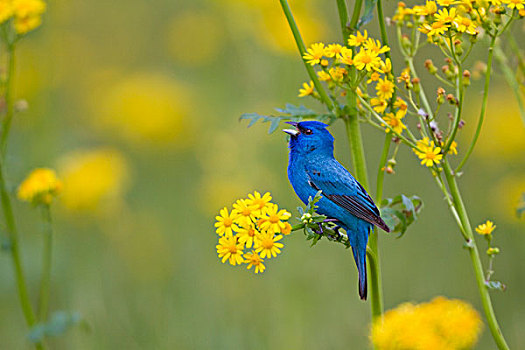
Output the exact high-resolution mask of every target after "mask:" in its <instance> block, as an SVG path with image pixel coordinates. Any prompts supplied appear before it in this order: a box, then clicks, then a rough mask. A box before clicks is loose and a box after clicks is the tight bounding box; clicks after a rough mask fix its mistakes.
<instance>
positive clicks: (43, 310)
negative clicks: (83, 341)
mask: <svg viewBox="0 0 525 350" xmlns="http://www.w3.org/2000/svg"><path fill="white" fill-rule="evenodd" d="M42 219H43V222H44V232H43V233H44V254H43V256H42V280H41V281H40V297H39V300H38V319H39V320H40V322H45V321H46V319H47V312H48V305H49V286H50V281H51V259H52V253H53V225H52V220H51V208H50V206H49V204H44V205H42Z"/></svg>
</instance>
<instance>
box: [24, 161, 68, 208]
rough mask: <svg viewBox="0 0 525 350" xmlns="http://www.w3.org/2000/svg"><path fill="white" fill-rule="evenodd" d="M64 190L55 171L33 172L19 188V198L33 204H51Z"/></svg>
mask: <svg viewBox="0 0 525 350" xmlns="http://www.w3.org/2000/svg"><path fill="white" fill-rule="evenodd" d="M61 189H62V182H61V181H60V180H59V179H58V177H57V175H56V173H55V171H54V170H51V169H46V168H39V169H35V170H33V171H32V172H31V173H30V174H29V175H28V176H27V177H26V179H25V180H24V181H22V183H21V184H20V186H19V187H18V198H19V199H20V200H22V201H26V202H31V203H33V204H50V203H51V201H52V199H53V197H54V196H56V195H58V194H59V193H60V191H61Z"/></svg>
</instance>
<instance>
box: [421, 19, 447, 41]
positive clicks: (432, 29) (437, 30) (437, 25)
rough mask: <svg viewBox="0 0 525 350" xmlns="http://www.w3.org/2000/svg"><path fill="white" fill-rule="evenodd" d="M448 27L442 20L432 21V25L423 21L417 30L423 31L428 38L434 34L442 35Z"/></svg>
mask: <svg viewBox="0 0 525 350" xmlns="http://www.w3.org/2000/svg"><path fill="white" fill-rule="evenodd" d="M449 27H450V25H448V24H445V23H443V22H434V23H432V25H429V24H428V23H423V24H422V25H421V27H419V28H418V30H419V31H420V32H422V33H425V34H426V35H427V36H428V38H429V39H432V37H433V36H434V35H443V34H444V33H445V32H446V31H447V30H448V28H449Z"/></svg>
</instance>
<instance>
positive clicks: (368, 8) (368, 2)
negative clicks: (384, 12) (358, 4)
mask: <svg viewBox="0 0 525 350" xmlns="http://www.w3.org/2000/svg"><path fill="white" fill-rule="evenodd" d="M376 4H377V0H365V11H364V12H363V15H362V16H361V18H359V21H358V22H357V25H356V27H357V29H359V28H361V26H364V25H365V24H367V23H368V22H370V21H371V20H372V18H374V13H373V12H374V8H375V7H376Z"/></svg>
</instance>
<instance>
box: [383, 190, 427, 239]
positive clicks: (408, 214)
mask: <svg viewBox="0 0 525 350" xmlns="http://www.w3.org/2000/svg"><path fill="white" fill-rule="evenodd" d="M422 208H423V201H422V200H421V198H419V197H418V196H411V197H408V196H405V195H404V194H401V195H398V196H395V197H394V198H386V199H384V200H383V201H381V217H382V218H383V220H384V221H385V223H386V224H387V225H388V226H389V227H390V228H391V229H392V230H391V232H392V233H394V232H397V233H399V236H398V237H397V238H401V237H402V236H403V235H404V233H405V232H406V231H407V229H408V226H410V225H411V224H412V223H413V222H414V221H415V220H416V219H417V217H418V215H419V213H420V212H421V209H422Z"/></svg>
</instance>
